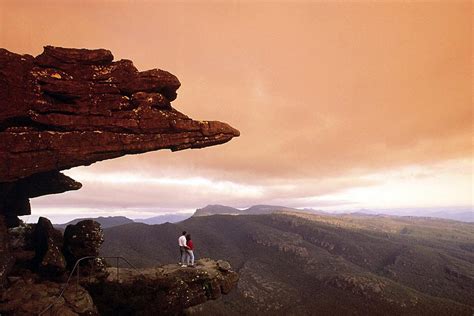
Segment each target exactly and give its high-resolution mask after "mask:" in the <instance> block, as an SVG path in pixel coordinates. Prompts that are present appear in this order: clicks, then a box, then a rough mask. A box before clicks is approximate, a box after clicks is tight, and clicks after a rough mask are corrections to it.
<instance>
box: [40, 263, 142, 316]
mask: <svg viewBox="0 0 474 316" xmlns="http://www.w3.org/2000/svg"><path fill="white" fill-rule="evenodd" d="M90 259H94V260H95V259H115V260H116V266H115V267H116V271H117V272H116V273H117V280H116V282H120V266H119V263H120V260H123V261H124V262H125V263H126V264H128V265H129V266H130V267H131V268H133V269H134V270H137V271H139V270H138V268H137V267H136V266H135V265H133V264H132V263H131V262H130V261H128V260H127V259H126V258H124V257H121V256H116V257H96V256H86V257H82V258H80V259H78V260H77V261H76V263H75V264H74V267H73V268H72V270H71V272H70V273H69V276H68V278H67V281H66V283H64V285H63V287H62V289H61V292H60V293H59V295H58V296H57V297H56V301H55V302H53V303H51V304H49V305H48V306H47V307H46V308H45V309H44V310H42V311H41V312H40V313H39V314H38V315H44V314H45V313H46V312H47V311H51V310H52V308H53V307H54V305H55V304H56V303H57V302H59V300H60V299H61V298H62V297H63V295H64V292H65V291H66V289H67V288H68V286H69V283H70V282H71V279H72V278H73V277H74V274H76V293H77V291H78V289H79V280H80V264H81V262H82V261H85V260H90ZM140 274H142V273H140ZM89 276H90V274H89Z"/></svg>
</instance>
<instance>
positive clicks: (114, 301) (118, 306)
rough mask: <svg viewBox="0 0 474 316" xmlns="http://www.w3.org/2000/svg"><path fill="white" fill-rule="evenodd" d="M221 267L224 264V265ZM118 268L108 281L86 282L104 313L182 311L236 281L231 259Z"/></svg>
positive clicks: (226, 289) (214, 296) (225, 291)
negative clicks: (191, 264)
mask: <svg viewBox="0 0 474 316" xmlns="http://www.w3.org/2000/svg"><path fill="white" fill-rule="evenodd" d="M222 267H225V269H223V268H222ZM119 278H120V283H117V282H115V281H116V280H117V274H116V273H115V269H110V274H109V278H108V280H107V281H106V282H99V283H94V282H92V283H90V284H88V285H86V288H87V289H88V290H89V293H90V294H91V296H92V298H93V299H94V302H95V303H96V305H97V308H98V310H99V312H100V313H101V314H102V315H118V314H120V315H122V314H123V315H132V314H133V315H154V314H158V315H182V314H183V311H184V310H185V309H186V308H189V307H191V306H195V305H199V304H202V303H204V302H206V301H209V300H215V299H217V298H219V297H221V296H222V295H223V294H228V293H229V292H230V291H231V290H232V289H233V288H234V287H236V285H237V281H238V280H239V276H238V274H237V273H236V272H234V271H233V270H232V267H231V266H230V264H229V263H228V262H225V261H222V260H219V264H218V263H217V262H216V261H214V260H211V259H207V258H205V259H200V260H197V261H196V266H195V268H180V267H179V266H178V265H175V264H174V265H173V264H172V265H165V266H162V267H159V268H150V269H139V270H135V269H120V274H119Z"/></svg>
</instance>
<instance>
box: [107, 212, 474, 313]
mask: <svg viewBox="0 0 474 316" xmlns="http://www.w3.org/2000/svg"><path fill="white" fill-rule="evenodd" d="M251 209H252V208H250V209H247V210H244V211H245V212H247V211H248V212H251V211H249V210H251ZM257 209H260V211H262V212H268V208H265V207H261V208H257ZM253 210H255V208H254V209H253ZM218 212H219V208H218V207H217V206H212V207H209V208H207V209H206V208H204V211H202V209H201V211H199V210H198V211H197V212H196V213H197V214H195V216H193V217H191V218H189V219H187V220H184V221H181V222H179V223H174V224H173V223H165V224H161V225H146V224H143V223H129V224H125V225H120V226H115V227H109V228H105V229H104V233H105V242H104V244H103V246H102V249H101V254H102V255H104V256H124V257H127V258H128V259H129V260H130V261H131V262H132V263H133V264H135V265H136V266H138V267H152V266H156V265H160V264H168V263H174V262H177V260H178V256H179V251H178V247H177V238H178V236H179V235H180V233H181V231H183V230H186V231H188V232H190V233H191V234H192V237H193V241H194V244H195V247H196V250H195V255H196V257H197V258H203V257H210V258H220V259H225V260H228V261H229V262H230V263H231V265H232V266H233V267H234V268H235V270H236V271H237V272H238V273H239V275H240V280H239V283H238V286H237V290H235V291H233V292H231V293H230V294H229V295H228V296H227V297H225V298H223V299H222V300H218V301H213V302H209V303H206V304H204V305H203V306H200V307H199V311H195V312H197V314H198V315H205V314H209V313H212V314H213V315H215V314H217V315H221V314H222V315H224V314H225V315H241V314H246V315H255V314H265V315H267V314H268V315H269V314H274V315H314V314H329V313H333V314H337V315H364V314H371V315H401V314H404V315H472V313H473V311H474V297H473V296H472V293H474V269H473V267H474V224H470V223H462V222H456V221H450V220H442V219H432V218H416V217H394V216H388V215H385V216H373V215H365V214H355V215H351V214H342V215H324V214H309V213H303V212H294V211H291V210H282V211H280V212H277V213H271V214H253V215H241V216H233V215H219V214H216V215H208V216H204V215H203V214H210V213H218ZM222 212H226V213H229V214H234V213H232V212H234V211H233V210H231V209H229V208H224V209H222ZM252 212H253V211H252Z"/></svg>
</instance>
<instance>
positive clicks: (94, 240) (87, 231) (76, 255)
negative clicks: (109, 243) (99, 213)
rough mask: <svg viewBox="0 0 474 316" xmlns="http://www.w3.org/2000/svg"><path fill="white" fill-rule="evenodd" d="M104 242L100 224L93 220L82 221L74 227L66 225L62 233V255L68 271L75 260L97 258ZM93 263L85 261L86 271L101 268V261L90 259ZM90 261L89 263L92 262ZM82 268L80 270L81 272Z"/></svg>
mask: <svg viewBox="0 0 474 316" xmlns="http://www.w3.org/2000/svg"><path fill="white" fill-rule="evenodd" d="M103 242H104V232H103V231H102V228H101V227H100V224H99V223H97V222H96V221H93V220H90V219H88V220H83V221H80V222H78V223H77V224H75V225H68V226H67V227H66V230H65V231H64V251H63V253H64V255H65V257H66V260H67V265H68V267H69V269H71V268H73V266H74V264H75V263H76V261H77V260H79V259H81V258H84V257H98V256H99V249H100V246H101V245H102V243H103ZM92 260H94V261H95V262H90V261H85V262H84V264H85V265H86V266H87V270H90V269H91V268H97V267H98V266H99V268H101V269H102V268H103V267H104V265H103V263H102V261H100V262H97V260H98V259H92ZM92 260H91V261H92ZM83 268H84V267H83V266H82V267H81V270H83Z"/></svg>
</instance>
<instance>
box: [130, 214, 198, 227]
mask: <svg viewBox="0 0 474 316" xmlns="http://www.w3.org/2000/svg"><path fill="white" fill-rule="evenodd" d="M191 215H192V214H166V215H158V216H154V217H150V218H140V219H135V220H134V221H135V222H136V223H143V224H147V225H157V224H163V223H166V222H168V223H177V222H181V221H184V220H185V219H188V218H190V217H191Z"/></svg>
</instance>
